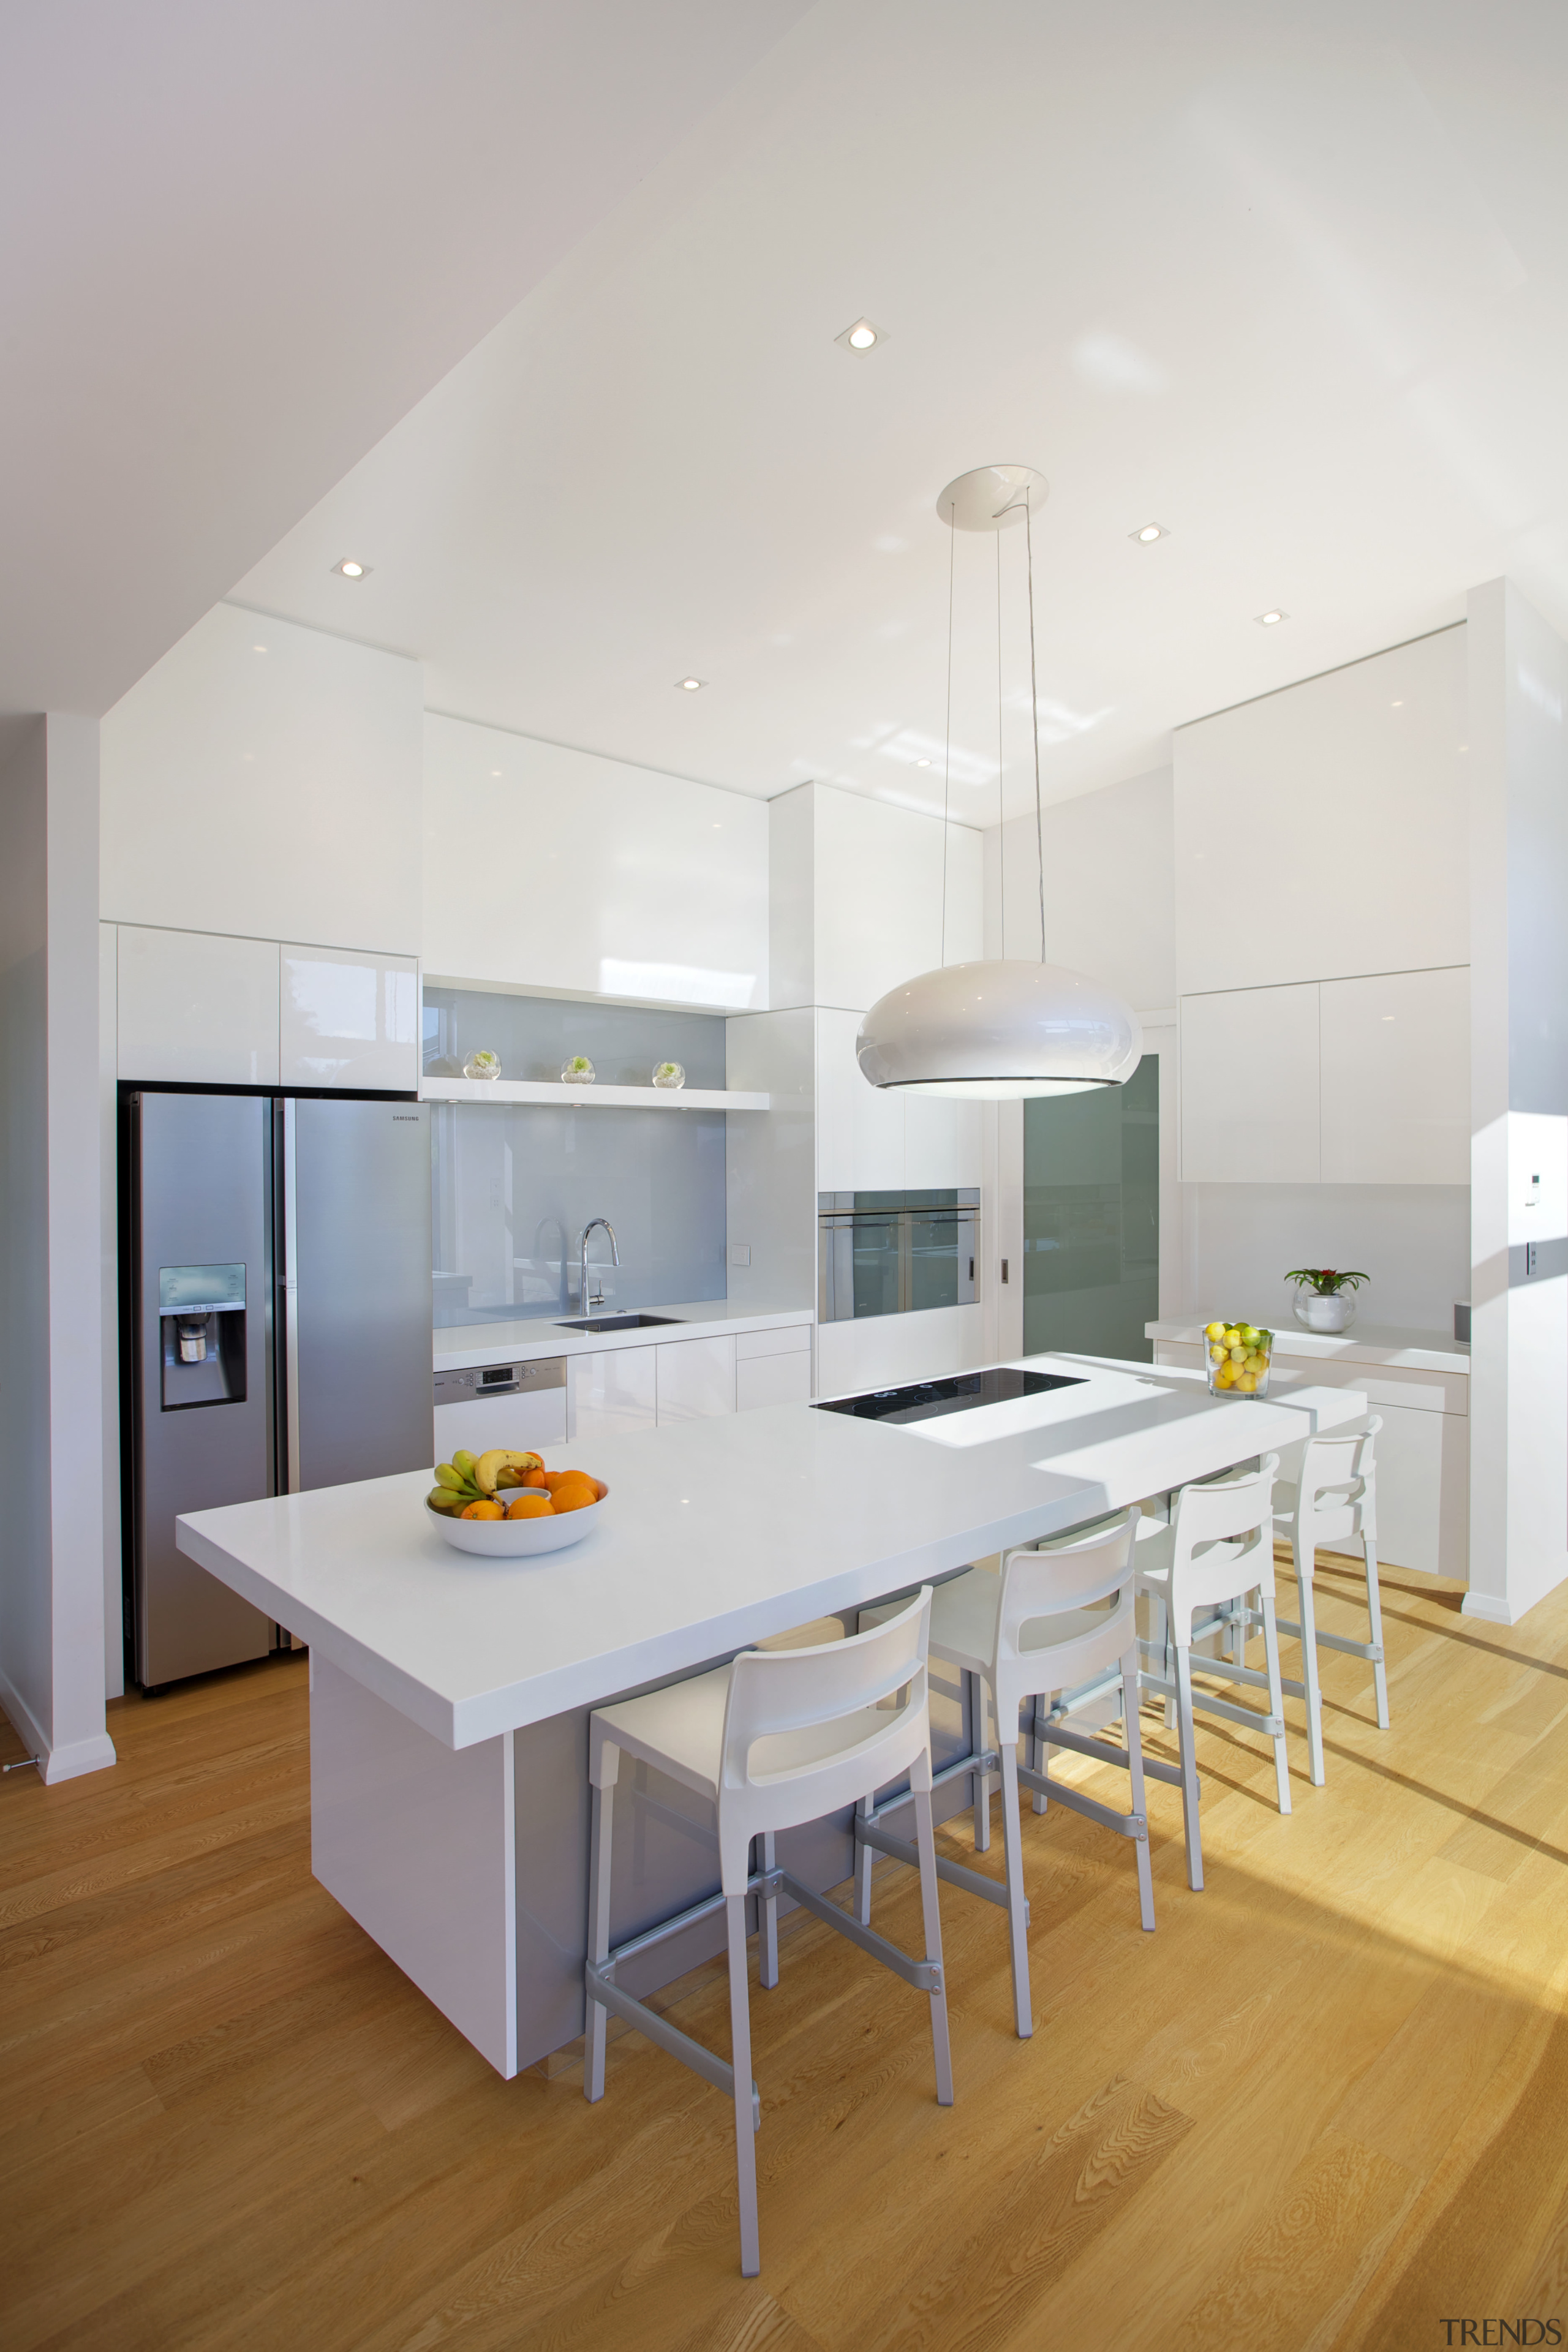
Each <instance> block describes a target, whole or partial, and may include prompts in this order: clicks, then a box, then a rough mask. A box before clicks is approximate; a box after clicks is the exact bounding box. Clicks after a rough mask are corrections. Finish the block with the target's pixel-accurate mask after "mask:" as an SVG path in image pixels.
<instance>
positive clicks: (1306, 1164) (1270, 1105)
mask: <svg viewBox="0 0 1568 2352" xmlns="http://www.w3.org/2000/svg"><path fill="white" fill-rule="evenodd" d="M1181 1024H1182V1032H1181V1046H1182V1181H1183V1182H1184V1183H1187V1184H1314V1183H1316V1182H1317V1181H1318V1177H1319V1173H1320V1169H1319V1155H1318V1058H1319V1053H1318V990H1317V986H1316V983H1315V982H1313V983H1309V984H1308V985H1306V986H1304V987H1300V988H1235V989H1226V990H1224V991H1222V992H1220V993H1218V994H1216V995H1214V996H1184V998H1183V999H1182V1007H1181Z"/></svg>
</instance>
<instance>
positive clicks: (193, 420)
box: [0, 0, 805, 734]
mask: <svg viewBox="0 0 1568 2352" xmlns="http://www.w3.org/2000/svg"><path fill="white" fill-rule="evenodd" d="M804 5H805V0H659V5H658V8H657V9H655V8H650V7H648V6H647V5H646V0H572V5H571V6H569V7H565V6H562V5H559V0H555V5H552V0H534V5H517V0H268V5H265V6H263V7H259V8H258V7H243V6H237V5H214V0H146V5H136V6H128V5H125V0H7V5H5V8H4V10H3V11H0V223H3V224H4V236H0V320H4V331H5V344H6V356H5V368H4V370H3V371H0V450H3V452H4V457H3V462H0V734H5V733H7V732H14V731H15V730H16V728H17V727H19V726H20V725H22V724H23V723H25V715H26V714H32V713H36V712H37V711H39V710H44V709H67V710H85V711H89V712H98V711H101V710H103V709H106V708H107V707H108V706H109V705H110V703H112V702H113V701H115V700H117V699H118V698H119V697H120V696H121V694H122V693H123V692H124V691H125V689H126V688H127V687H129V686H130V685H131V684H132V682H133V681H134V680H135V679H136V678H137V677H140V676H141V675H142V672H143V671H144V670H145V669H147V668H148V667H150V666H151V664H152V663H153V661H155V660H156V659H157V658H158V656H160V655H161V654H162V653H163V652H164V651H165V650H166V649H167V647H168V646H170V645H171V644H172V643H173V642H174V639H175V638H176V637H178V636H180V635H183V634H184V631H185V630H186V629H188V628H189V627H191V625H193V624H194V623H195V621H196V620H198V619H199V618H200V616H201V614H203V613H204V612H205V611H206V610H207V609H208V607H209V606H210V605H211V604H214V603H215V602H216V600H217V599H218V598H219V597H221V596H222V595H223V594H224V593H225V591H226V589H228V588H229V587H230V586H231V585H232V583H233V582H234V581H235V579H236V578H237V575H238V574H239V573H240V572H243V571H245V570H246V569H247V566H248V565H250V564H251V563H253V562H256V560H257V559H258V556H260V555H261V554H263V553H264V552H265V551H266V550H267V549H268V547H270V546H272V545H273V544H274V543H275V542H276V541H277V539H278V537H279V533H280V532H281V531H284V530H288V529H289V527H290V526H291V525H292V524H293V523H294V522H295V521H297V520H298V519H299V517H300V515H301V514H303V513H304V512H305V511H306V510H307V509H309V508H310V506H311V505H312V504H313V503H314V501H315V500H316V499H319V498H320V497H321V495H322V493H323V492H324V491H326V490H327V489H329V488H330V487H331V484H332V483H333V482H335V481H337V480H339V479H340V478H341V477H342V474H343V472H344V470H345V468H347V467H350V466H352V465H353V463H354V461H355V460H356V459H357V458H359V457H362V456H363V453H364V451H365V450H366V449H367V448H369V447H370V446H372V445H373V443H374V442H375V441H376V440H377V439H378V437H379V436H381V435H382V434H383V433H384V432H385V431H386V430H387V428H388V427H389V426H391V425H394V424H395V423H396V421H397V419H398V418H399V417H400V416H403V415H405V414H406V413H407V411H408V409H409V408H410V406H411V405H412V404H414V402H416V400H418V399H419V398H420V397H421V396H422V395H423V394H425V393H426V392H427V391H428V390H429V389H430V387H431V385H432V384H434V383H437V382H438V381H439V379H440V378H441V377H442V376H443V375H444V374H445V373H446V372H447V369H448V368H450V367H451V366H452V365H453V363H454V362H456V361H458V359H460V358H461V357H462V355H463V354H464V353H465V352H468V351H470V350H471V349H472V348H473V345H474V344H475V342H476V341H477V340H478V339H479V337H480V336H481V335H483V334H485V333H486V332H487V331H489V329H490V328H491V327H493V326H494V325H495V323H496V321H497V320H500V319H502V318H504V317H505V316H506V314H507V312H508V311H509V310H511V308H512V307H513V305H514V304H515V303H517V302H518V301H519V300H520V299H521V298H522V297H523V296H524V295H525V294H526V293H527V292H528V291H529V289H530V288H531V287H533V286H535V285H537V284H538V283H539V281H540V280H541V279H542V278H544V277H545V276H546V274H547V273H548V272H549V271H550V270H551V269H552V268H553V267H554V266H555V265H556V264H557V263H558V262H559V260H560V258H561V257H562V256H563V254H564V253H565V252H567V251H568V250H569V248H570V247H571V246H572V245H573V243H574V241H575V240H576V239H577V238H578V237H580V236H582V235H583V233H584V230H585V229H587V228H588V227H590V226H592V225H593V224H594V223H595V222H596V221H598V220H600V219H601V218H603V216H604V215H605V214H606V213H607V212H608V211H609V210H610V209H611V208H612V207H613V206H614V205H616V204H617V203H618V202H620V201H621V200H623V199H624V198H625V197H626V194H627V193H628V192H629V191H630V190H632V189H634V188H635V187H636V186H637V183H638V181H639V180H640V179H641V178H642V177H643V176H644V175H645V174H646V173H647V172H648V170H649V169H650V167H651V166H652V165H653V164H655V163H657V161H658V158H659V157H660V156H661V155H662V154H663V153H664V152H666V151H667V150H668V147H669V146H670V145H671V144H672V143H673V142H675V141H676V140H677V139H678V138H679V136H680V135H681V134H682V133H683V132H684V131H686V130H687V129H688V128H689V126H690V125H691V124H692V123H694V122H696V121H699V120H700V117H701V116H702V115H703V114H704V113H705V112H706V111H707V110H708V109H709V108H710V106H711V105H712V103H713V101H714V100H715V99H716V98H717V97H719V96H720V95H721V92H722V91H723V90H724V89H726V88H727V87H728V86H729V85H730V84H731V82H732V81H733V80H734V79H736V78H737V76H738V75H739V74H741V73H742V72H743V71H744V70H745V69H746V68H748V67H750V66H751V65H752V63H753V62H754V61H755V59H756V58H758V57H759V56H760V55H761V54H762V53H763V51H764V50H765V49H766V48H767V47H768V45H769V43H770V42H772V41H773V40H774V39H775V38H776V37H778V35H779V34H780V33H781V32H782V31H784V29H785V28H786V27H787V26H790V25H791V24H792V23H794V22H795V20H796V19H797V18H798V16H800V14H801V11H802V8H803V7H804ZM7 722H9V724H7Z"/></svg>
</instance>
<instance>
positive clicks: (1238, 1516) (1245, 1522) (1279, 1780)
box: [1137, 1454, 1290, 1894]
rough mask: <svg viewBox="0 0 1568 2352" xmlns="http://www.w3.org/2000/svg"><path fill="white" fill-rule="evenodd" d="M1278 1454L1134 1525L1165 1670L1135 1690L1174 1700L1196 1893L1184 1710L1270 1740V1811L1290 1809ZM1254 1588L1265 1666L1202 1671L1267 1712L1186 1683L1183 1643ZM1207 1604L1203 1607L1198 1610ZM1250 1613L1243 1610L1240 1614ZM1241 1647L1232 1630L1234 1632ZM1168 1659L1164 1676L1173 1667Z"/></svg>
mask: <svg viewBox="0 0 1568 2352" xmlns="http://www.w3.org/2000/svg"><path fill="white" fill-rule="evenodd" d="M1278 1468H1279V1455H1278V1454H1266V1455H1265V1456H1264V1458H1263V1460H1262V1462H1261V1464H1260V1465H1259V1466H1258V1468H1257V1469H1256V1470H1245V1471H1240V1472H1236V1473H1232V1474H1231V1475H1229V1476H1228V1477H1225V1478H1214V1479H1205V1480H1203V1481H1201V1482H1200V1483H1198V1484H1196V1485H1194V1486H1184V1487H1182V1488H1181V1490H1180V1491H1179V1493H1178V1494H1177V1496H1176V1498H1175V1503H1174V1506H1173V1509H1172V1512H1171V1517H1170V1522H1169V1524H1168V1525H1167V1526H1163V1527H1162V1526H1159V1525H1157V1524H1155V1523H1153V1522H1152V1521H1149V1520H1144V1521H1143V1523H1142V1526H1141V1527H1140V1528H1139V1530H1138V1532H1139V1537H1140V1542H1139V1546H1138V1562H1137V1567H1138V1582H1139V1586H1140V1588H1141V1589H1142V1591H1145V1592H1147V1593H1148V1594H1149V1595H1150V1597H1151V1599H1152V1600H1155V1601H1159V1602H1160V1604H1161V1606H1162V1607H1163V1611H1164V1619H1165V1638H1164V1642H1163V1644H1162V1643H1158V1642H1152V1641H1151V1642H1144V1643H1141V1644H1140V1647H1141V1649H1142V1652H1143V1653H1144V1654H1145V1655H1146V1656H1148V1657H1159V1656H1161V1654H1162V1651H1163V1664H1164V1673H1163V1674H1155V1673H1151V1672H1150V1671H1149V1670H1148V1669H1147V1668H1145V1670H1144V1672H1143V1673H1142V1675H1141V1677H1140V1681H1141V1683H1142V1687H1143V1689H1144V1690H1147V1691H1152V1692H1154V1693H1155V1694H1156V1695H1157V1696H1160V1697H1162V1698H1163V1699H1165V1700H1166V1701H1167V1702H1170V1701H1171V1700H1174V1702H1175V1708H1176V1736H1177V1740H1178V1743H1179V1747H1180V1754H1181V1780H1182V1817H1183V1826H1184V1831H1185V1833H1186V1847H1187V1884H1188V1885H1189V1886H1190V1887H1191V1888H1192V1889H1193V1891H1194V1894H1195V1893H1198V1892H1199V1891H1201V1889H1202V1886H1203V1883H1204V1855H1203V1842H1202V1838H1201V1836H1200V1833H1199V1828H1198V1775H1197V1764H1196V1758H1195V1751H1194V1738H1193V1711H1194V1707H1201V1708H1202V1709H1203V1711H1204V1712H1205V1714H1207V1715H1217V1716H1220V1717H1223V1718H1224V1719H1225V1721H1226V1722H1227V1723H1234V1724H1237V1725H1238V1726H1239V1727H1241V1728H1242V1729H1243V1730H1246V1731H1261V1732H1262V1733H1263V1734H1264V1735H1265V1737H1266V1738H1269V1739H1272V1741H1273V1742H1274V1777H1275V1785H1276V1788H1277V1790H1278V1793H1279V1810H1280V1811H1281V1812H1282V1813H1288V1812H1289V1811H1290V1778H1289V1759H1288V1758H1287V1755H1286V1749H1285V1702H1284V1696H1283V1685H1282V1683H1281V1680H1280V1675H1279V1631H1278V1628H1277V1625H1276V1622H1275V1616H1274V1502H1273V1489H1274V1473H1275V1471H1276V1470H1277V1469H1278ZM1253 1591H1256V1592H1257V1594H1258V1603H1259V1607H1258V1612H1257V1622H1258V1623H1259V1624H1261V1626H1262V1628H1263V1652H1264V1657H1265V1660H1266V1662H1267V1665H1268V1672H1267V1673H1266V1674H1261V1675H1260V1674H1258V1672H1257V1670H1256V1669H1255V1668H1254V1667H1251V1666H1248V1665H1245V1664H1242V1663H1241V1661H1240V1660H1239V1659H1228V1658H1208V1657H1205V1659H1204V1660H1203V1661H1202V1664H1203V1670H1204V1672H1205V1675H1220V1676H1221V1677H1222V1678H1224V1679H1226V1680H1227V1681H1230V1682H1237V1683H1246V1684H1248V1685H1252V1686H1253V1687H1254V1688H1256V1689H1260V1690H1267V1692H1268V1714H1267V1715H1265V1716H1260V1715H1257V1714H1254V1713H1253V1711H1252V1710H1251V1709H1250V1708H1248V1707H1244V1706H1235V1705H1233V1703H1232V1702H1231V1701H1230V1700H1229V1699H1224V1698H1215V1697H1212V1696H1210V1695H1209V1694H1208V1693H1207V1692H1203V1691H1198V1692H1194V1688H1193V1664H1192V1645H1193V1643H1194V1642H1201V1641H1202V1640H1204V1638H1205V1636H1206V1635H1207V1634H1210V1633H1220V1634H1223V1633H1226V1632H1228V1631H1230V1630H1231V1629H1232V1627H1233V1625H1234V1624H1235V1622H1236V1621H1235V1618H1234V1616H1233V1614H1232V1613H1231V1612H1230V1611H1229V1607H1228V1604H1230V1603H1233V1602H1237V1601H1241V1602H1245V1601H1246V1598H1247V1594H1248V1593H1250V1592H1253ZM1205 1611H1212V1612H1213V1613H1212V1614H1209V1615H1200V1612H1205ZM1252 1613H1253V1612H1250V1611H1247V1612H1245V1614H1246V1616H1247V1617H1250V1616H1251V1615H1252ZM1240 1646H1241V1635H1240V1634H1239V1633H1238V1634H1237V1647H1238V1648H1239V1647H1240ZM1172 1668H1174V1674H1173V1675H1172Z"/></svg>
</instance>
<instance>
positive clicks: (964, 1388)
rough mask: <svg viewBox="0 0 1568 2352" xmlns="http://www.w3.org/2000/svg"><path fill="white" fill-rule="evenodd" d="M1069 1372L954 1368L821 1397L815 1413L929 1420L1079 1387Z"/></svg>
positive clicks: (1006, 1366) (862, 1418)
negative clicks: (935, 1377) (946, 1375)
mask: <svg viewBox="0 0 1568 2352" xmlns="http://www.w3.org/2000/svg"><path fill="white" fill-rule="evenodd" d="M1082 1386H1083V1381H1082V1380H1079V1379H1074V1378H1073V1376H1072V1375H1071V1374H1070V1373H1068V1372H1025V1371H1020V1370H1017V1369H1016V1366H1014V1365H1012V1364H998V1365H994V1366H993V1367H992V1369H991V1370H988V1371H984V1372H955V1373H954V1374H953V1375H952V1378H951V1379H950V1380H945V1381H911V1382H910V1385H909V1386H908V1387H907V1388H901V1389H871V1390H869V1391H868V1392H867V1394H866V1395H865V1396H852V1397H824V1398H823V1399H822V1400H821V1401H820V1402H819V1403H818V1404H817V1406H816V1411H817V1412H852V1413H853V1414H854V1415H855V1416H856V1418H857V1419H858V1420H859V1421H934V1420H935V1419H936V1417H937V1415H938V1413H943V1412H974V1410H975V1409H976V1407H977V1406H979V1405H983V1404H1006V1403H1009V1402H1011V1401H1012V1400H1013V1398H1015V1397H1026V1396H1042V1395H1043V1394H1044V1393H1045V1391H1046V1390H1047V1389H1080V1388H1082Z"/></svg>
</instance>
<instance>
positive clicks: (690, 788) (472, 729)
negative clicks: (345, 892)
mask: <svg viewBox="0 0 1568 2352" xmlns="http://www.w3.org/2000/svg"><path fill="white" fill-rule="evenodd" d="M767 927H768V813H767V809H766V807H765V806H764V804H763V803H762V802H760V801H752V800H748V799H746V798H745V797H743V796H742V795H741V794H739V793H726V792H719V791H716V790H714V788H713V787H712V786H711V785H709V784H693V783H687V782H683V781H682V780H681V779H680V778H679V777H676V776H666V775H660V774H658V773H657V772H654V771H652V770H650V769H647V768H634V767H628V766H627V765H626V763H625V762H624V761H619V760H605V759H600V758H599V757H597V755H596V754H595V753H593V752H590V751H568V750H565V749H563V747H562V746H561V745H559V744H555V743H540V742H536V741H534V740H532V738H531V737H529V736H526V735H509V734H506V733H504V732H503V731H502V730H500V729H498V728H493V727H480V726H476V725H474V724H473V723H472V722H471V721H469V720H468V719H445V718H440V717H437V716H436V715H434V714H431V715H429V716H427V717H426V721H425V817H424V928H423V954H424V961H425V969H426V971H427V972H430V973H432V974H436V975H438V976H439V977H441V978H443V979H452V980H479V981H489V982H492V983H496V984H500V985H502V986H510V987H517V988H525V989H527V988H532V989H551V990H555V991H558V992H563V993H566V994H571V995H604V996H622V997H631V998H643V999H648V1000H652V1001H654V1002H656V1003H670V1004H700V1005H708V1006H711V1007H714V1008H716V1009H721V1010H736V1011H739V1010H742V1009H746V1008H756V1007H761V1006H763V1005H765V1004H766V1003H767V1001H768V995H767V987H768V967H767V936H768V928H767Z"/></svg>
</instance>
